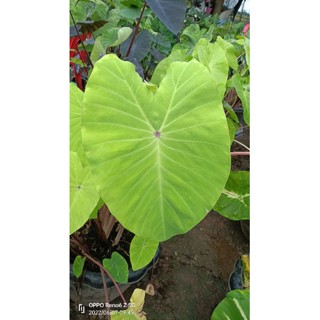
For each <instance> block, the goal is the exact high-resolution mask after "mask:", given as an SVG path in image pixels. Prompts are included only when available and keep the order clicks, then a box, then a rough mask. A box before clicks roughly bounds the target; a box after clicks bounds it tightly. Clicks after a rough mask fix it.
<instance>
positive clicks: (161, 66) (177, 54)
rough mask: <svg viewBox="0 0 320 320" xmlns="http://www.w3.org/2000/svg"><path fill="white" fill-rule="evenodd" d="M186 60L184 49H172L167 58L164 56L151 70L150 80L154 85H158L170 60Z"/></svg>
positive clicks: (165, 72)
mask: <svg viewBox="0 0 320 320" xmlns="http://www.w3.org/2000/svg"><path fill="white" fill-rule="evenodd" d="M186 60H187V56H186V50H184V51H183V50H176V51H173V52H172V53H171V54H170V55H169V56H168V57H167V58H164V59H163V60H161V61H160V62H159V63H158V65H157V67H156V69H155V70H154V72H153V75H152V78H151V82H152V83H154V84H156V85H159V84H160V82H161V80H162V79H163V78H164V77H165V75H166V74H167V70H168V68H169V66H170V64H171V63H172V62H176V61H186Z"/></svg>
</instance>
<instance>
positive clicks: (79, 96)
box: [70, 83, 87, 165]
mask: <svg viewBox="0 0 320 320" xmlns="http://www.w3.org/2000/svg"><path fill="white" fill-rule="evenodd" d="M83 97H84V94H83V92H82V91H81V90H80V89H79V88H78V87H77V86H76V85H75V84H74V83H70V151H74V152H76V153H77V154H78V156H79V158H80V160H81V162H82V164H83V165H86V164H87V161H86V158H85V155H84V151H83V145H82V139H81V113H82V103H83Z"/></svg>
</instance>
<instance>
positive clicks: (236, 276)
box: [228, 258, 248, 291]
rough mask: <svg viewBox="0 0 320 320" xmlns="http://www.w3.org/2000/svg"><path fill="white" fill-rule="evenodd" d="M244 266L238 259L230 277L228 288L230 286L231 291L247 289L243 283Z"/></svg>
mask: <svg viewBox="0 0 320 320" xmlns="http://www.w3.org/2000/svg"><path fill="white" fill-rule="evenodd" d="M243 268H244V267H243V264H242V261H241V258H240V259H237V260H236V262H235V264H234V268H233V270H232V272H231V273H230V276H229V281H228V286H229V290H230V291H231V290H236V289H241V290H242V289H246V288H245V287H246V285H248V284H245V283H244V282H243V275H244V269H243Z"/></svg>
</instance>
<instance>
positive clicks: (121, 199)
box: [82, 54, 230, 242]
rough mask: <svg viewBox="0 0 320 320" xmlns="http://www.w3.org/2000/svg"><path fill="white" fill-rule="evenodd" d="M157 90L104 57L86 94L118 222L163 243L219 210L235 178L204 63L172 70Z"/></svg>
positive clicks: (87, 133)
mask: <svg viewBox="0 0 320 320" xmlns="http://www.w3.org/2000/svg"><path fill="white" fill-rule="evenodd" d="M151 88H152V90H151V89H150V86H148V85H146V84H145V83H144V82H143V81H142V79H141V78H140V76H139V75H138V74H137V73H136V72H135V67H134V65H133V64H131V63H130V62H125V61H121V60H120V59H119V58H118V57H117V56H116V55H111V54H110V55H106V56H104V57H103V58H102V59H100V60H99V61H98V62H97V63H96V65H95V68H94V70H93V72H92V74H91V76H90V79H89V81H88V84H87V87H86V92H85V97H84V111H83V117H82V125H83V126H82V137H83V142H84V146H85V153H86V156H87V158H88V161H89V163H90V167H91V170H92V174H93V175H94V177H95V182H96V185H97V188H98V191H99V193H100V194H101V197H102V198H103V200H104V201H105V203H106V204H107V205H108V207H109V209H110V211H111V212H112V214H113V215H114V216H115V217H116V218H117V220H118V221H119V222H120V223H121V224H122V225H123V226H124V227H125V228H126V229H129V230H130V231H131V232H133V233H135V234H136V235H138V236H140V237H142V238H144V239H148V240H155V241H159V242H161V241H164V240H167V239H169V238H170V237H172V236H174V235H176V234H181V233H185V232H187V231H189V230H190V229H191V228H193V227H194V226H195V225H196V224H197V223H199V222H200V221H201V220H202V219H203V218H204V217H205V215H206V214H207V213H208V212H209V211H210V210H211V209H212V207H213V206H214V204H215V202H216V201H217V199H218V198H219V196H220V194H221V192H222V190H223V188H224V186H225V183H226V180H227V178H228V176H229V173H230V140H229V132H228V126H227V121H226V117H225V114H224V111H223V107H222V103H221V101H220V99H219V93H218V89H217V88H216V87H215V86H214V85H213V81H212V76H211V74H210V73H209V71H208V70H207V69H206V68H205V67H204V66H203V65H202V64H201V63H199V62H198V61H196V60H192V61H190V62H174V63H172V64H171V65H170V67H169V69H168V72H167V75H166V76H165V77H164V78H163V80H162V81H161V85H160V87H159V88H158V90H157V91H155V90H154V86H151Z"/></svg>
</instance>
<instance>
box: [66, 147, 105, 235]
mask: <svg viewBox="0 0 320 320" xmlns="http://www.w3.org/2000/svg"><path fill="white" fill-rule="evenodd" d="M99 198H100V197H99V194H98V192H97V189H96V186H95V184H94V179H93V176H92V174H91V172H90V168H89V167H85V168H83V166H82V164H81V161H80V158H79V157H78V155H77V153H75V152H71V153H70V234H72V233H73V232H75V231H77V230H78V229H79V228H81V227H82V226H83V225H84V224H85V223H86V222H87V220H88V219H89V217H90V214H91V212H92V211H93V210H94V208H95V207H96V205H97V203H98V201H99Z"/></svg>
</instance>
